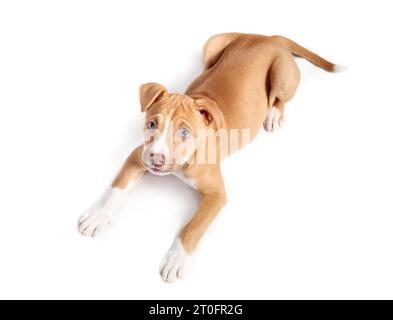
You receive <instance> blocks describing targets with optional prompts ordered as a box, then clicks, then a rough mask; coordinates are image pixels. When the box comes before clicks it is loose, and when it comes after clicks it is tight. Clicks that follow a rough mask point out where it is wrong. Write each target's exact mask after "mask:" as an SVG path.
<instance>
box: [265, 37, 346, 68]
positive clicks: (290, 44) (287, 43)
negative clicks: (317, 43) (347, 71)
mask: <svg viewBox="0 0 393 320" xmlns="http://www.w3.org/2000/svg"><path fill="white" fill-rule="evenodd" d="M271 38H272V39H273V40H274V41H276V42H277V43H279V44H280V45H282V46H284V47H286V48H288V49H289V50H290V51H291V52H292V54H294V55H296V56H299V57H302V58H305V59H307V60H308V61H310V62H311V63H312V64H314V65H316V66H317V67H320V68H322V69H324V70H326V71H329V72H340V71H342V70H343V69H344V68H343V67H341V66H339V65H336V64H334V63H331V62H329V61H327V60H325V59H324V58H322V57H320V56H318V55H317V54H315V53H314V52H312V51H310V50H308V49H306V48H304V47H302V46H300V45H298V44H297V43H296V42H295V41H292V40H290V39H288V38H285V37H282V36H272V37H271Z"/></svg>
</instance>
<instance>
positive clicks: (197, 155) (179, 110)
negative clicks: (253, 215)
mask: <svg viewBox="0 0 393 320" xmlns="http://www.w3.org/2000/svg"><path fill="white" fill-rule="evenodd" d="M293 54H294V55H297V56H301V57H304V58H306V59H308V60H309V61H310V62H312V63H314V64H315V65H317V66H319V67H321V68H323V69H325V70H327V71H331V72H334V71H337V67H336V66H335V65H334V64H332V63H330V62H328V61H326V60H324V59H322V58H321V57H319V56H317V55H316V54H314V53H312V52H311V51H309V50H307V49H305V48H303V47H301V46H299V45H297V44H296V43H294V42H293V41H291V40H289V39H286V38H284V37H280V36H273V37H266V36H260V35H249V34H240V33H226V34H219V35H215V36H213V37H212V38H210V39H209V40H208V41H207V43H206V44H205V47H204V56H203V60H204V66H205V70H204V72H203V73H202V74H201V75H200V76H199V77H198V78H197V79H195V80H194V82H193V83H192V84H191V85H190V86H189V87H188V89H187V91H186V93H185V94H184V95H183V94H170V93H168V91H167V90H166V89H165V87H163V86H162V85H160V84H156V83H147V84H144V85H142V86H141V87H140V103H141V107H142V112H146V130H145V142H144V144H143V145H141V146H139V147H138V148H136V149H135V150H134V151H133V152H132V153H131V155H130V156H129V157H128V159H127V161H126V162H125V164H124V166H123V168H122V169H121V171H120V173H119V174H118V176H117V177H116V179H115V180H114V181H113V184H112V187H111V188H110V189H109V190H108V192H107V193H106V194H105V195H104V196H103V198H102V199H101V200H100V201H99V202H98V203H97V204H95V205H94V206H93V207H92V208H90V209H89V210H87V212H86V213H84V214H83V215H82V216H81V218H80V220H79V230H80V232H81V233H82V234H84V235H88V236H94V235H96V234H97V233H98V232H100V231H101V230H102V228H103V227H105V226H106V225H107V224H109V223H110V222H111V221H112V219H113V217H114V215H115V214H116V212H118V211H119V209H120V207H121V205H122V203H124V200H125V197H126V195H127V193H128V191H129V190H130V189H131V188H132V185H133V183H134V182H135V181H136V180H137V179H138V178H140V177H141V176H142V175H143V174H144V173H145V172H146V171H150V172H151V173H153V174H156V175H165V174H175V175H177V176H178V177H179V178H180V179H182V180H184V181H185V182H186V183H187V184H189V185H190V186H192V187H193V188H195V189H196V190H197V191H198V192H199V194H200V205H199V208H198V210H197V211H196V213H195V215H194V216H193V218H192V219H191V221H189V223H187V224H186V225H185V226H184V227H183V229H182V230H181V232H180V234H179V235H178V237H176V239H175V241H174V243H173V245H172V247H171V248H170V250H169V251H168V253H167V255H166V256H165V258H164V260H163V262H162V264H161V267H160V274H161V277H162V279H163V280H164V281H169V282H171V281H174V280H176V279H177V278H179V277H181V276H182V275H183V272H184V267H185V264H186V262H187V259H188V258H189V256H190V255H191V254H192V253H193V251H194V250H195V248H196V246H197V244H198V241H199V240H200V239H201V237H202V235H203V234H204V232H205V231H206V229H207V228H208V226H209V224H210V223H211V222H212V220H213V219H214V218H215V217H216V215H217V214H218V212H219V211H220V209H221V208H222V207H223V206H224V205H225V203H226V201H227V199H226V195H225V188H224V183H223V178H222V176H221V171H220V161H221V160H222V159H223V158H224V157H225V156H227V155H228V154H230V153H232V152H234V151H236V150H238V149H239V148H241V147H242V146H244V144H246V143H248V142H249V141H251V140H252V139H253V138H254V137H255V136H256V134H257V133H258V131H259V129H260V128H261V126H262V125H264V127H265V129H266V130H267V131H273V130H276V129H277V128H279V127H280V125H281V124H282V120H283V117H284V106H285V103H286V102H287V101H289V100H290V99H291V98H292V97H293V96H294V94H295V91H296V88H297V86H298V83H299V79H300V74H299V69H298V67H297V65H296V63H295V61H294V58H293Z"/></svg>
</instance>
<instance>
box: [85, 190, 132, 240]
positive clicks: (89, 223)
mask: <svg viewBox="0 0 393 320" xmlns="http://www.w3.org/2000/svg"><path fill="white" fill-rule="evenodd" d="M124 199H125V192H124V191H123V190H121V189H119V188H110V189H109V190H108V191H107V192H106V193H105V195H104V196H103V197H102V199H101V200H100V201H98V202H97V203H96V204H95V205H93V206H92V207H91V208H90V209H88V210H87V211H86V212H85V213H83V214H82V215H81V216H80V218H79V223H78V229H79V232H80V233H81V234H83V235H85V236H90V237H94V236H96V235H97V234H99V233H100V232H101V231H102V230H103V229H104V228H105V227H106V226H107V225H109V224H111V223H112V222H113V220H114V219H115V217H116V215H117V213H118V211H119V210H120V208H121V205H122V204H123V203H124Z"/></svg>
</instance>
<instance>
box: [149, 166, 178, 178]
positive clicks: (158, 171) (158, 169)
mask: <svg viewBox="0 0 393 320" xmlns="http://www.w3.org/2000/svg"><path fill="white" fill-rule="evenodd" d="M146 169H147V170H149V171H150V172H151V173H152V174H155V175H158V176H165V175H167V174H171V173H173V170H171V168H169V167H167V166H165V165H163V166H155V165H149V166H146Z"/></svg>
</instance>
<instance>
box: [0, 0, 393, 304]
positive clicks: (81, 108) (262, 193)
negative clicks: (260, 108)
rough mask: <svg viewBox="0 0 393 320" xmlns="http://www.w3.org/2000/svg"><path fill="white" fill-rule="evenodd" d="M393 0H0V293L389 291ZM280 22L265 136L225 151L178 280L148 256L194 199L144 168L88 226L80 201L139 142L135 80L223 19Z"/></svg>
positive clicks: (180, 74)
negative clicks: (123, 196)
mask: <svg viewBox="0 0 393 320" xmlns="http://www.w3.org/2000/svg"><path fill="white" fill-rule="evenodd" d="M389 5H390V2H389V1H332V0H330V1H326V2H322V1H321V2H313V3H311V2H310V1H222V2H221V1H206V2H205V1H200V0H199V1H193V2H192V1H139V2H137V1H1V2H0V142H1V144H0V146H1V157H0V162H1V167H0V194H1V198H0V218H1V219H0V297H1V298H130V299H131V298H162V299H172V298H178V299H179V298H182V299H194V298H206V299H210V298H222V299H225V298H240V299H241V298H252V299H254V298H255V299H262V298H267V299H275V298H299V299H303V298H315V299H319V298H339V299H340V298H393V272H392V267H393V257H392V246H393V236H392V226H393V216H392V214H393V210H392V209H393V206H392V178H393V172H392V163H393V154H392V138H393V125H392V117H393V105H392V101H391V92H392V88H391V86H392V83H391V79H392V76H391V75H392V67H393V63H392V61H393V60H392V56H393V50H392V46H391V30H393V25H392V22H391V21H392V20H391V10H390V8H389ZM228 31H237V32H252V33H261V34H268V35H269V34H270V35H271V34H282V35H285V36H287V37H290V38H292V39H293V40H295V41H297V42H299V43H300V44H302V45H304V46H306V47H308V48H310V49H312V50H314V51H315V52H316V53H318V54H320V55H322V56H324V57H326V58H328V59H330V60H332V61H333V62H336V63H339V64H342V65H345V66H347V67H348V68H349V69H348V71H346V72H344V73H339V74H328V73H326V72H324V71H322V70H319V69H317V68H316V67H314V66H312V65H311V64H309V63H308V62H305V61H299V64H300V66H301V70H302V77H303V79H302V83H301V85H300V87H299V89H298V92H297V95H296V96H295V98H294V99H293V101H291V103H289V105H288V107H287V117H286V124H285V126H284V128H283V129H281V130H280V131H279V132H277V133H273V134H267V133H266V132H261V134H260V135H259V136H258V138H257V139H256V140H255V141H254V142H253V143H252V144H251V145H249V146H248V147H246V148H245V149H244V150H242V151H241V152H239V153H238V154H236V155H234V156H232V157H230V158H229V159H227V160H225V162H224V164H223V173H224V177H225V182H226V188H227V193H228V197H229V202H228V204H227V206H226V207H225V209H224V210H223V211H222V213H221V214H220V215H219V217H218V218H217V220H216V221H215V222H214V223H213V224H212V226H211V228H210V229H209V230H208V232H207V234H206V236H205V237H204V239H203V241H202V242H201V244H200V246H199V249H198V251H197V253H196V255H195V257H194V260H195V261H194V263H193V266H192V268H191V270H190V272H189V273H188V275H187V277H186V278H185V279H184V280H182V281H180V282H178V283H175V284H165V283H163V282H162V281H161V279H160V277H159V274H158V266H159V263H160V260H161V258H162V257H163V256H164V254H165V253H166V250H167V249H168V247H169V246H170V244H171V242H172V240H173V238H174V236H175V234H176V232H177V231H178V230H179V229H180V228H181V226H182V225H183V224H184V223H185V222H186V221H187V220H188V219H189V218H190V216H191V215H192V213H193V211H194V210H195V208H196V206H197V196H196V194H195V193H194V191H193V190H191V189H190V188H188V187H187V186H185V185H183V184H182V182H180V181H179V180H177V179H176V178H174V177H165V178H160V177H153V176H146V177H145V178H144V179H143V180H142V181H141V182H140V183H139V184H138V185H137V187H136V188H135V190H134V192H133V193H132V194H131V195H130V198H129V202H128V205H127V207H126V208H125V209H124V210H123V212H122V214H121V217H120V219H119V221H118V223H117V224H115V225H114V226H113V227H111V228H110V229H108V230H107V232H106V233H104V234H103V235H102V236H100V237H98V238H96V239H88V238H84V237H82V236H80V235H79V234H78V232H77V228H76V222H77V219H78V216H79V215H80V214H81V213H82V212H83V211H84V210H85V209H86V208H87V207H89V206H90V205H91V204H92V203H93V202H94V201H95V200H96V199H97V198H98V197H99V196H100V195H101V193H102V192H103V191H104V190H105V189H106V187H107V186H108V185H109V184H110V182H111V180H112V178H113V177H114V175H115V174H116V173H117V170H118V169H119V167H120V166H121V164H122V163H123V161H124V160H125V158H126V157H127V155H128V154H129V152H130V151H131V150H132V149H133V147H135V146H137V145H138V144H139V143H140V142H141V141H142V127H143V114H141V113H140V107H139V101H138V86H139V85H140V84H142V83H144V82H149V81H156V82H160V83H162V84H165V85H166V86H167V87H168V88H169V90H170V91H172V92H182V91H184V89H185V88H186V86H187V84H188V83H189V82H190V81H191V80H192V79H193V78H194V77H196V76H197V75H198V73H199V72H200V71H201V69H202V63H201V50H202V46H203V44H204V42H205V41H206V40H207V39H208V38H209V37H210V36H211V35H213V34H215V33H219V32H228Z"/></svg>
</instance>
